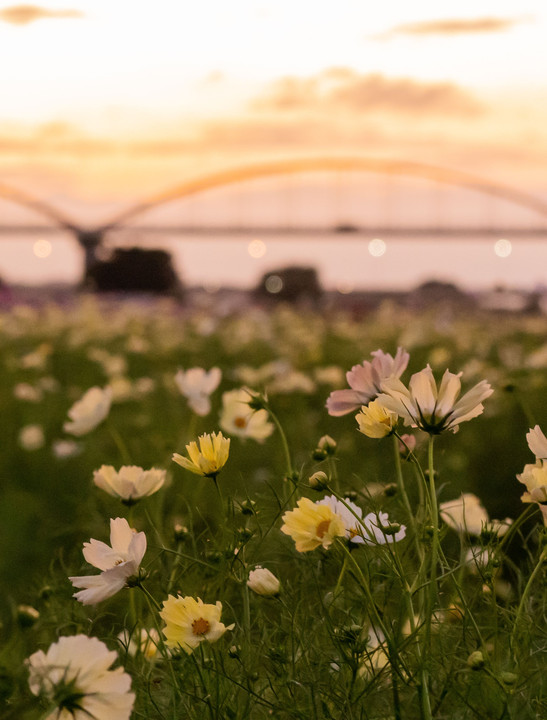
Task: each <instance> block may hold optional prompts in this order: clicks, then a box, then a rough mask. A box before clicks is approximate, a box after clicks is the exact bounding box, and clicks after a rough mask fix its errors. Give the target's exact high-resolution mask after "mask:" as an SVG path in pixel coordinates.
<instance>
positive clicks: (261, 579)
mask: <svg viewBox="0 0 547 720" xmlns="http://www.w3.org/2000/svg"><path fill="white" fill-rule="evenodd" d="M247 585H248V586H249V587H250V589H251V590H252V591H253V592H255V593H256V594H257V595H263V596H264V597H272V596H274V595H278V594H279V590H280V589H281V583H280V582H279V580H278V579H277V578H276V576H275V575H274V574H273V573H272V572H270V570H268V569H267V568H263V567H260V565H259V566H257V567H256V568H255V569H254V570H251V572H250V573H249V579H248V580H247Z"/></svg>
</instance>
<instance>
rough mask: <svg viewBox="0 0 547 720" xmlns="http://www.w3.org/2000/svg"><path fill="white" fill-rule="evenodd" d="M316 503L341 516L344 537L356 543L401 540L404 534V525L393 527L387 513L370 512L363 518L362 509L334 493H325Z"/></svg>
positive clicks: (379, 542) (384, 542)
mask: <svg viewBox="0 0 547 720" xmlns="http://www.w3.org/2000/svg"><path fill="white" fill-rule="evenodd" d="M317 504H318V505H328V506H329V507H330V508H331V509H332V511H333V512H334V513H336V514H337V515H339V516H340V517H341V518H342V521H343V523H344V526H345V536H346V538H347V539H348V540H349V541H350V542H352V543H356V544H364V545H385V544H386V543H393V542H398V541H399V540H402V539H403V538H404V537H405V535H406V527H405V526H404V525H396V526H395V527H393V526H392V525H391V523H390V522H389V517H388V514H387V513H383V512H379V513H375V512H371V513H368V515H365V517H364V518H363V511H362V509H361V508H360V507H359V506H358V505H356V504H355V503H354V502H352V501H351V500H349V498H344V500H343V501H342V500H339V499H338V498H337V497H336V496H335V495H327V496H326V497H324V498H323V499H322V500H318V501H317Z"/></svg>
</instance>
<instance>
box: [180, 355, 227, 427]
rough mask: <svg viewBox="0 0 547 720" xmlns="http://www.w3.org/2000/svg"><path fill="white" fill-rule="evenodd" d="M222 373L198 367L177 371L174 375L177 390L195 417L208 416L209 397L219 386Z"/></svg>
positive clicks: (217, 370) (216, 369) (213, 369)
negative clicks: (186, 400) (185, 399)
mask: <svg viewBox="0 0 547 720" xmlns="http://www.w3.org/2000/svg"><path fill="white" fill-rule="evenodd" d="M221 379H222V372H221V371H220V370H219V368H217V367H214V368H211V370H209V371H207V370H204V369H203V368H200V367H195V368H190V369H189V370H186V371H184V370H182V369H181V370H179V371H178V372H177V374H176V375H175V382H176V384H177V387H178V389H179V390H180V392H181V393H182V395H184V397H185V398H187V399H188V405H189V406H190V407H191V408H192V410H193V411H194V412H195V413H196V415H201V416H204V415H208V414H209V412H210V411H211V400H210V395H211V393H212V392H214V391H215V390H216V389H217V387H218V386H219V384H220V381H221Z"/></svg>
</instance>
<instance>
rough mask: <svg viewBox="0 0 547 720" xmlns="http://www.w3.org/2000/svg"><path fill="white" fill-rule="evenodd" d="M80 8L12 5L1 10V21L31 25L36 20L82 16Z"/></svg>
mask: <svg viewBox="0 0 547 720" xmlns="http://www.w3.org/2000/svg"><path fill="white" fill-rule="evenodd" d="M81 17H84V13H82V12H80V11H79V10H48V9H47V8H42V7H38V6H37V5H11V6H10V7H7V8H4V9H3V10H0V21H3V22H6V23H10V24H11V25H29V24H30V23H32V22H35V21H36V20H45V19H51V18H81Z"/></svg>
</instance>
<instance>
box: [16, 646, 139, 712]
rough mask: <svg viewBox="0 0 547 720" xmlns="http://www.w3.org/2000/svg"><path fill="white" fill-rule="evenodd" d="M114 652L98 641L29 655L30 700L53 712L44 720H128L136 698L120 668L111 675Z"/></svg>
mask: <svg viewBox="0 0 547 720" xmlns="http://www.w3.org/2000/svg"><path fill="white" fill-rule="evenodd" d="M116 660H117V655H116V653H115V652H113V651H110V650H109V649H108V648H107V646H106V645H105V644H104V643H103V642H101V641H100V640H98V639H97V638H93V637H87V636H86V635H72V636H69V637H62V638H60V639H59V640H58V641H57V642H56V643H53V644H52V645H50V646H49V648H48V650H47V652H46V653H44V651H43V650H38V652H35V653H33V654H32V655H31V656H30V657H29V658H28V659H27V660H26V661H25V664H26V665H27V667H28V669H29V674H30V675H29V686H30V690H31V692H32V693H33V694H34V695H40V696H43V697H45V698H47V700H48V702H49V704H50V706H52V705H53V704H55V709H54V710H53V712H51V713H50V714H49V715H47V718H46V719H45V720H89V719H90V718H94V719H95V720H129V718H130V716H131V711H132V709H133V703H134V702H135V695H134V693H132V692H130V689H131V678H130V676H129V675H128V674H127V673H125V672H124V670H123V668H121V667H118V668H115V669H114V670H112V669H111V666H112V664H113V663H114V662H115V661H116Z"/></svg>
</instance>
